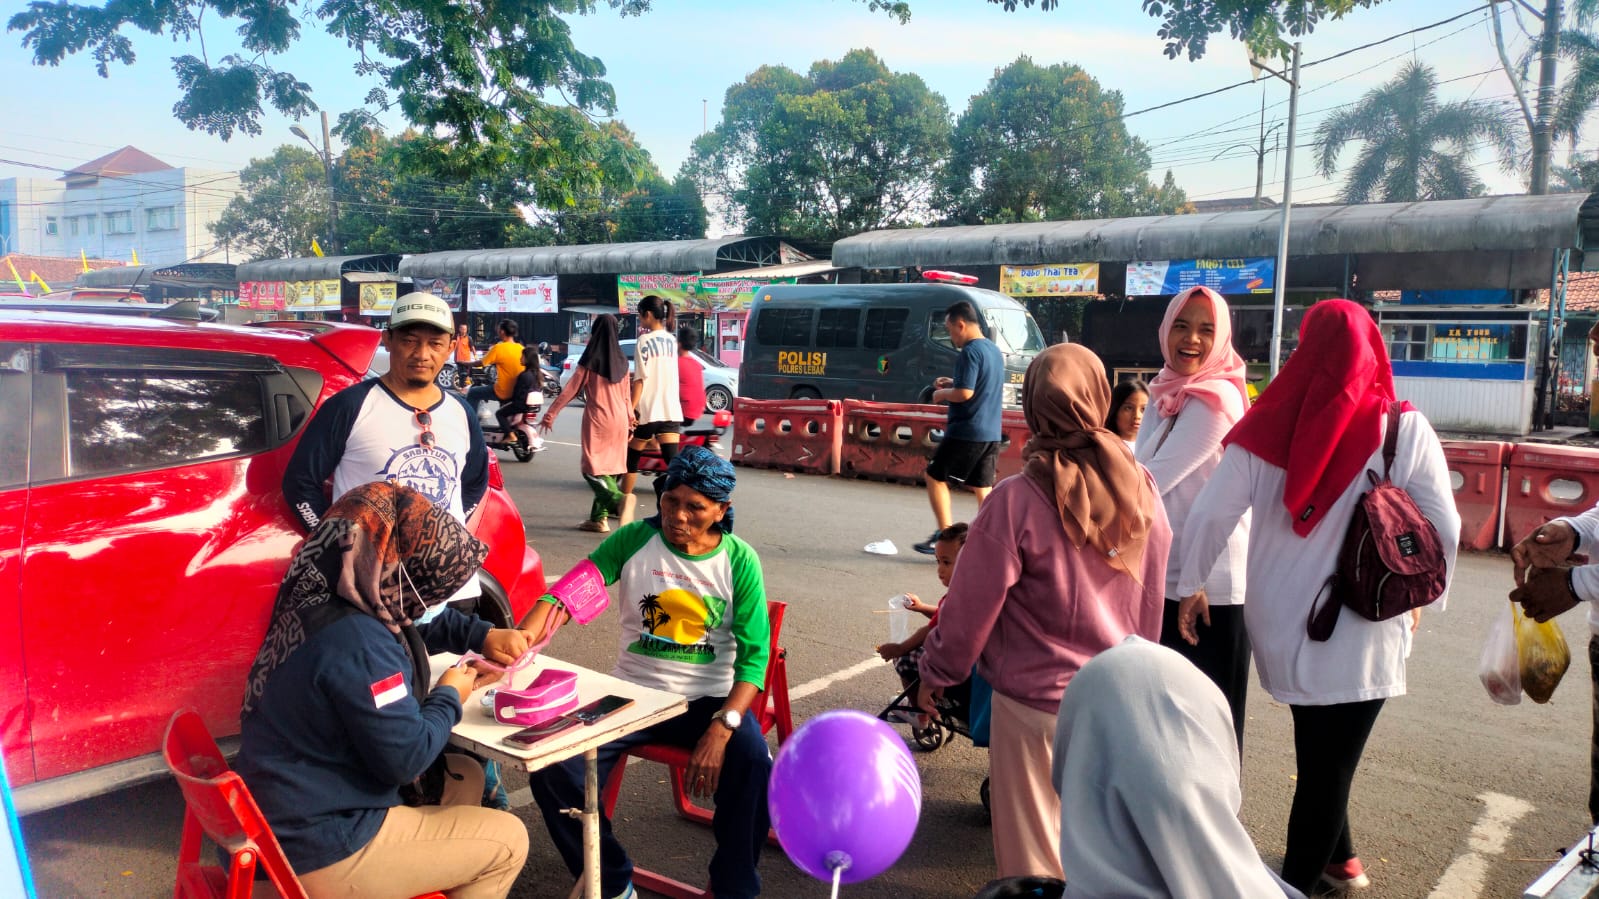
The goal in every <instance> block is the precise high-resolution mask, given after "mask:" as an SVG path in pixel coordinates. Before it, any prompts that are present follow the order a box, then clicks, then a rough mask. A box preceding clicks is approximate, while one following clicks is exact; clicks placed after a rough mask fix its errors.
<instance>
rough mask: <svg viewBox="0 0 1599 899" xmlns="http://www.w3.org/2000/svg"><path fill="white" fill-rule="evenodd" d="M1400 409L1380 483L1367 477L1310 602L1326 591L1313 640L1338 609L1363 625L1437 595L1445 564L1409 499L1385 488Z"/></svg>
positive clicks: (1391, 415)
mask: <svg viewBox="0 0 1599 899" xmlns="http://www.w3.org/2000/svg"><path fill="white" fill-rule="evenodd" d="M1402 406H1403V404H1402V403H1399V402H1395V403H1391V404H1390V405H1389V406H1388V426H1387V434H1386V435H1385V436H1384V437H1383V443H1382V465H1383V474H1382V478H1380V479H1379V478H1378V477H1377V473H1376V472H1374V471H1372V470H1371V469H1369V468H1368V469H1366V477H1367V478H1369V479H1370V480H1371V484H1372V487H1371V490H1370V491H1369V492H1368V493H1367V494H1366V495H1365V496H1362V497H1361V498H1360V504H1359V505H1357V506H1355V514H1354V517H1353V518H1351V519H1350V521H1349V530H1348V531H1347V532H1346V533H1345V534H1344V545H1343V546H1342V547H1341V548H1340V549H1339V550H1338V567H1337V568H1335V569H1333V573H1332V577H1329V578H1328V579H1327V583H1326V584H1325V585H1323V586H1322V588H1321V591H1320V592H1318V593H1317V594H1316V602H1320V601H1321V594H1322V593H1326V592H1327V591H1328V589H1329V588H1330V589H1331V590H1332V598H1331V600H1330V601H1328V602H1326V603H1323V604H1322V606H1321V608H1320V610H1318V609H1317V608H1316V602H1313V603H1311V605H1310V619H1309V621H1308V622H1307V623H1306V625H1305V630H1306V632H1307V633H1309V635H1310V639H1312V640H1316V641H1323V640H1326V639H1327V638H1329V637H1331V636H1332V632H1333V628H1334V627H1335V626H1337V624H1338V612H1339V610H1340V609H1342V608H1343V607H1344V606H1348V607H1349V608H1350V609H1352V610H1354V612H1355V613H1356V614H1358V615H1360V616H1361V617H1362V618H1366V619H1369V620H1371V621H1386V620H1387V619H1389V618H1392V617H1394V616H1395V615H1403V614H1404V613H1406V612H1408V611H1410V610H1411V609H1415V608H1419V607H1421V606H1424V605H1427V604H1428V603H1430V602H1432V601H1433V600H1435V599H1437V598H1438V597H1440V596H1442V595H1443V592H1444V574H1445V571H1446V568H1447V563H1446V562H1445V559H1444V547H1443V541H1441V540H1439V539H1438V529H1437V528H1435V527H1433V526H1432V522H1430V521H1428V520H1427V518H1426V516H1424V515H1422V514H1421V509H1420V508H1418V507H1417V506H1416V501H1415V500H1414V499H1411V498H1410V494H1408V493H1406V492H1405V491H1404V490H1403V489H1401V488H1399V487H1396V486H1394V483H1393V482H1392V481H1391V480H1389V477H1390V476H1391V474H1392V471H1393V466H1394V451H1395V448H1396V447H1397V446H1398V444H1399V415H1400V413H1401V410H1402Z"/></svg>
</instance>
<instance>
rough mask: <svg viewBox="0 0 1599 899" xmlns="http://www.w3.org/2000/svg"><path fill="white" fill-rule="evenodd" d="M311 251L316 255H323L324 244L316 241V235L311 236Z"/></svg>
mask: <svg viewBox="0 0 1599 899" xmlns="http://www.w3.org/2000/svg"><path fill="white" fill-rule="evenodd" d="M311 253H312V255H315V256H321V255H322V245H321V244H319V243H317V242H316V238H315V237H312V238H311Z"/></svg>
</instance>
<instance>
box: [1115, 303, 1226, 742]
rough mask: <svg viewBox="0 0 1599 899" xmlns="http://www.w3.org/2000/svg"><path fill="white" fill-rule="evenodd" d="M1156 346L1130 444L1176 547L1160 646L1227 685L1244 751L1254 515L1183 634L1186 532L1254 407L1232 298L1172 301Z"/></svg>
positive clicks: (1209, 579) (1208, 581) (1212, 574)
mask: <svg viewBox="0 0 1599 899" xmlns="http://www.w3.org/2000/svg"><path fill="white" fill-rule="evenodd" d="M1160 350H1161V354H1162V355H1163V356H1164V357H1165V359H1166V365H1165V367H1163V368H1162V369H1161V370H1160V373H1159V374H1157V375H1156V376H1155V380H1154V381H1152V382H1151V383H1150V385H1149V394H1150V401H1149V410H1148V411H1147V412H1146V413H1145V415H1144V420H1143V423H1142V425H1141V426H1140V427H1139V430H1138V442H1137V445H1136V447H1135V448H1134V455H1136V456H1137V457H1138V461H1139V462H1142V463H1143V465H1144V467H1145V468H1147V469H1149V473H1150V474H1151V475H1154V477H1155V484H1156V486H1157V487H1159V489H1160V499H1161V502H1163V503H1164V504H1165V506H1166V518H1167V519H1168V520H1169V521H1170V522H1171V529H1172V542H1173V544H1174V545H1175V547H1176V550H1177V551H1176V552H1174V553H1173V554H1172V556H1171V558H1169V559H1167V560H1166V585H1165V586H1166V608H1165V614H1164V615H1163V616H1162V619H1161V630H1160V642H1161V645H1163V646H1168V647H1171V648H1172V649H1175V650H1177V651H1178V652H1179V653H1181V654H1182V655H1183V657H1184V658H1186V659H1188V660H1189V661H1190V662H1193V663H1194V665H1195V666H1196V667H1197V668H1199V670H1200V671H1203V672H1205V676H1207V677H1209V678H1210V679H1211V680H1212V681H1213V682H1215V684H1216V686H1218V687H1220V688H1221V692H1222V694H1223V695H1224V696H1226V697H1227V706H1228V708H1229V709H1231V710H1232V717H1233V733H1234V735H1235V736H1237V738H1238V747H1239V751H1240V753H1242V751H1243V745H1244V701H1245V699H1246V697H1247V696H1248V695H1249V634H1248V631H1246V630H1245V628H1244V583H1245V581H1244V556H1245V553H1247V552H1248V549H1249V516H1247V515H1245V516H1244V518H1243V519H1242V520H1241V521H1239V522H1238V527H1237V528H1235V529H1234V530H1233V532H1232V534H1231V536H1229V537H1228V538H1227V547H1226V549H1225V550H1223V552H1222V555H1221V557H1220V558H1218V559H1217V560H1216V564H1215V566H1214V567H1212V568H1211V569H1210V571H1209V572H1207V573H1206V575H1205V586H1204V588H1203V589H1204V591H1205V596H1206V598H1207V599H1208V601H1209V611H1208V612H1207V613H1206V615H1205V616H1204V617H1203V618H1202V619H1201V621H1200V622H1199V623H1197V624H1196V625H1195V631H1196V634H1197V636H1198V640H1197V642H1193V643H1190V642H1188V641H1187V640H1184V639H1183V638H1182V637H1181V636H1180V635H1179V634H1178V632H1177V612H1178V602H1177V598H1178V597H1179V596H1181V595H1182V594H1180V593H1178V592H1177V574H1178V572H1179V571H1180V570H1181V569H1182V556H1181V555H1179V554H1178V553H1179V552H1180V551H1181V544H1182V535H1183V527H1184V524H1185V523H1186V522H1187V521H1188V512H1189V509H1191V508H1193V505H1194V500H1196V499H1197V498H1198V497H1199V493H1200V491H1202V490H1204V489H1205V483H1206V482H1207V481H1209V480H1210V476H1211V473H1212V472H1214V471H1215V470H1216V466H1218V465H1220V464H1221V452H1222V445H1221V442H1222V438H1224V437H1226V436H1227V433H1228V432H1229V431H1231V430H1232V429H1233V425H1236V424H1238V420H1239V419H1240V418H1243V417H1244V412H1245V410H1247V409H1248V408H1249V392H1248V391H1249V388H1248V386H1247V385H1246V384H1245V382H1244V360H1243V358H1242V357H1240V356H1239V355H1238V351H1237V350H1235V349H1233V326H1232V318H1231V314H1230V310H1229V309H1228V308H1227V301H1226V300H1225V299H1223V298H1222V296H1221V294H1219V293H1217V292H1216V291H1214V290H1211V289H1210V288H1208V287H1192V288H1189V289H1188V290H1185V291H1183V292H1182V293H1179V294H1178V295H1177V296H1175V297H1172V301H1171V303H1170V305H1168V306H1167V307H1166V318H1165V319H1164V320H1163V321H1162V322H1161V323H1160Z"/></svg>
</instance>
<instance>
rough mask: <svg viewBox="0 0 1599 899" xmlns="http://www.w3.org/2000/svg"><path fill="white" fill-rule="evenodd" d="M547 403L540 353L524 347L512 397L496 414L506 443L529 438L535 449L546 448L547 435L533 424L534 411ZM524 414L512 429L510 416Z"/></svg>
mask: <svg viewBox="0 0 1599 899" xmlns="http://www.w3.org/2000/svg"><path fill="white" fill-rule="evenodd" d="M543 405H544V372H543V371H541V370H540V369H539V352H538V349H537V348H535V347H527V348H526V349H524V350H522V373H521V374H519V375H517V376H516V384H515V385H513V386H512V388H511V400H510V402H507V403H501V404H500V408H499V409H497V410H495V412H494V417H495V418H498V419H499V420H500V431H501V432H502V433H504V434H505V439H506V441H507V442H510V443H515V442H516V441H518V440H526V441H528V445H529V446H530V447H531V448H532V450H533V452H535V453H538V452H543V451H544V438H543V437H540V436H539V434H538V431H537V430H536V429H535V428H534V427H533V413H535V412H537V411H538V409H539V407H541V406H543ZM518 415H520V416H522V417H523V420H522V424H520V425H518V426H516V427H515V428H513V427H512V426H511V419H512V418H515V417H516V416H518Z"/></svg>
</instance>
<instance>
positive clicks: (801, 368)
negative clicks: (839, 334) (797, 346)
mask: <svg viewBox="0 0 1599 899" xmlns="http://www.w3.org/2000/svg"><path fill="white" fill-rule="evenodd" d="M777 373H778V374H780V375H825V374H827V354H826V353H804V352H800V351H798V350H782V351H780V352H778V354H777Z"/></svg>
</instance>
